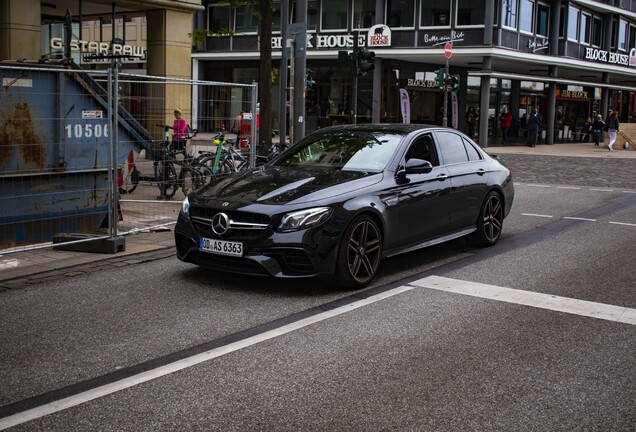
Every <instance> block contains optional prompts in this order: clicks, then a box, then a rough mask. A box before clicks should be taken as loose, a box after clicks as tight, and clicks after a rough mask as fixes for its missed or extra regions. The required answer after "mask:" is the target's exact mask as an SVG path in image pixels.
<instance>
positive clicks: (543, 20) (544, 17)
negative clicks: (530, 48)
mask: <svg viewBox="0 0 636 432" xmlns="http://www.w3.org/2000/svg"><path fill="white" fill-rule="evenodd" d="M549 28H550V6H548V5H546V4H541V3H539V4H538V5H537V29H536V30H537V35H539V36H545V37H548V29H549Z"/></svg>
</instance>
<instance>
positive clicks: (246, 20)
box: [234, 5, 258, 33]
mask: <svg viewBox="0 0 636 432" xmlns="http://www.w3.org/2000/svg"><path fill="white" fill-rule="evenodd" d="M254 12H258V11H256V10H255V6H253V5H247V6H240V7H237V8H236V22H235V24H234V31H236V32H237V33H256V31H257V30H258V18H257V16H256V15H255V14H254Z"/></svg>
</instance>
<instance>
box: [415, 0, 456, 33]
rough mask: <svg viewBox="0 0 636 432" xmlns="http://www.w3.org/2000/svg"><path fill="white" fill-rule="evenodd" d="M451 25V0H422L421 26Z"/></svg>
mask: <svg viewBox="0 0 636 432" xmlns="http://www.w3.org/2000/svg"><path fill="white" fill-rule="evenodd" d="M449 25H450V1H448V0H422V13H421V15H420V26H421V27H448V26H449Z"/></svg>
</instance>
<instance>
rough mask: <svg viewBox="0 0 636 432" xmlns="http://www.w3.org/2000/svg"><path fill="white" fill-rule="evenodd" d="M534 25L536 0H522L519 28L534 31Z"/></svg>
mask: <svg viewBox="0 0 636 432" xmlns="http://www.w3.org/2000/svg"><path fill="white" fill-rule="evenodd" d="M533 27H534V0H521V9H520V14H519V30H521V31H523V32H528V33H532V30H533Z"/></svg>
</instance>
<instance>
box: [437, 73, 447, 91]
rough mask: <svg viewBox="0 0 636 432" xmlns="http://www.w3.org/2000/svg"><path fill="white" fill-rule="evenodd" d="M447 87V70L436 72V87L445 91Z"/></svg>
mask: <svg viewBox="0 0 636 432" xmlns="http://www.w3.org/2000/svg"><path fill="white" fill-rule="evenodd" d="M445 85H446V69H444V68H440V69H437V70H436V71H435V87H437V88H438V89H440V90H444V86H445Z"/></svg>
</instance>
